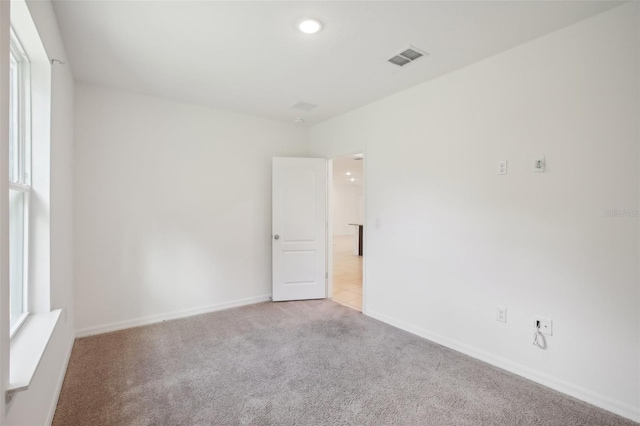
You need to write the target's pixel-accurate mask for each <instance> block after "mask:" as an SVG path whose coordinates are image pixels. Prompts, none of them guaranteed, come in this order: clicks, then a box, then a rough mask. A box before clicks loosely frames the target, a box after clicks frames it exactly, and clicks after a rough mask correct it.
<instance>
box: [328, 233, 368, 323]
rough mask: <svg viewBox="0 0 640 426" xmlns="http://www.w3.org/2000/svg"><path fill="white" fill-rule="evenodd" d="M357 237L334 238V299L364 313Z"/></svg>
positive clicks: (340, 236)
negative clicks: (356, 250) (356, 248)
mask: <svg viewBox="0 0 640 426" xmlns="http://www.w3.org/2000/svg"><path fill="white" fill-rule="evenodd" d="M356 242H357V237H356V236H355V235H337V236H334V237H333V297H332V299H333V300H334V301H336V302H338V303H341V304H343V305H345V306H348V307H350V308H353V309H356V310H358V311H362V256H358V255H357V254H356V252H355V247H356Z"/></svg>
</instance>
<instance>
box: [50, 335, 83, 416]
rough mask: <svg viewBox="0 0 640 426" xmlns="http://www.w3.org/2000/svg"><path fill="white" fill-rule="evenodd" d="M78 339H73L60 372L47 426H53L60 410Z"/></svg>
mask: <svg viewBox="0 0 640 426" xmlns="http://www.w3.org/2000/svg"><path fill="white" fill-rule="evenodd" d="M75 341H76V339H73V338H72V339H71V341H70V342H69V348H68V349H67V354H66V357H65V359H64V363H63V365H62V369H61V370H60V374H59V375H58V383H57V384H56V390H55V393H54V394H53V400H52V401H51V407H49V416H48V417H47V423H46V424H47V426H51V424H52V423H53V416H55V414H56V408H58V399H60V392H61V391H62V384H63V383H64V378H65V376H66V374H67V367H68V366H69V360H70V359H71V351H72V350H73V344H74V343H75Z"/></svg>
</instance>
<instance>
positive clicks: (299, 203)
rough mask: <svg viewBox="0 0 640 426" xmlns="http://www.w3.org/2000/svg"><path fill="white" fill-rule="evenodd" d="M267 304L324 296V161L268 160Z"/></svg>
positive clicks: (312, 159)
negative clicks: (270, 263) (270, 169)
mask: <svg viewBox="0 0 640 426" xmlns="http://www.w3.org/2000/svg"><path fill="white" fill-rule="evenodd" d="M272 185H273V188H272V194H273V226H272V238H271V243H272V251H273V300H274V301H283V300H303V299H323V298H325V297H326V295H327V293H326V291H327V289H326V281H325V280H326V238H327V237H326V221H327V217H326V210H327V209H326V203H327V195H326V194H327V161H326V160H325V159H324V158H284V157H274V159H273V183H272Z"/></svg>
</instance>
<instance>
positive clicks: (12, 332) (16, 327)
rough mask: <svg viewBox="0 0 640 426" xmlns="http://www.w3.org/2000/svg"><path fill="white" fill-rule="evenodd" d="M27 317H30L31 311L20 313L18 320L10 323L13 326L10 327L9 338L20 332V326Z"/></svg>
mask: <svg viewBox="0 0 640 426" xmlns="http://www.w3.org/2000/svg"><path fill="white" fill-rule="evenodd" d="M27 318H29V312H23V313H22V314H21V315H20V317H18V320H17V321H16V322H15V323H14V324H11V323H10V324H11V328H10V329H9V339H12V338H13V336H15V335H16V333H17V332H18V330H20V327H22V324H24V322H25V321H26V320H27Z"/></svg>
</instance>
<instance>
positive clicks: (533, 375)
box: [366, 309, 640, 422]
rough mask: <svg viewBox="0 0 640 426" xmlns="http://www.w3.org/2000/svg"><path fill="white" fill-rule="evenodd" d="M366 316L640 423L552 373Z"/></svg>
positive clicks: (626, 408) (638, 416) (636, 410)
mask: <svg viewBox="0 0 640 426" xmlns="http://www.w3.org/2000/svg"><path fill="white" fill-rule="evenodd" d="M366 315H368V316H370V317H372V318H375V319H377V320H380V321H382V322H385V323H387V324H389V325H392V326H394V327H397V328H399V329H401V330H404V331H408V332H409V333H412V334H415V335H417V336H420V337H423V338H425V339H427V340H431V341H432V342H435V343H438V344H440V345H442V346H446V347H448V348H450V349H453V350H455V351H458V352H462V353H463V354H465V355H469V356H471V357H473V358H476V359H479V360H481V361H484V362H486V363H488V364H491V365H493V366H496V367H498V368H502V369H503V370H507V371H509V372H511V373H514V374H517V375H518V376H522V377H525V378H527V379H529V380H532V381H534V382H537V383H540V384H541V385H544V386H547V387H549V388H551V389H554V390H557V391H559V392H562V393H565V394H567V395H570V396H572V397H574V398H577V399H580V400H582V401H585V402H588V403H589V404H593V405H595V406H596V407H599V408H602V409H604V410H607V411H611V412H612V413H615V414H618V415H620V416H622V417H626V418H628V419H631V420H633V421H636V422H640V407H634V406H632V405H629V404H626V403H624V402H621V401H617V400H614V399H612V398H609V397H606V396H604V395H600V394H598V393H595V392H592V391H590V390H588V389H584V388H582V387H580V386H576V385H574V384H571V383H568V382H565V381H563V380H560V379H558V378H555V377H552V376H549V375H548V374H544V373H541V372H539V371H536V370H534V369H531V368H529V367H525V366H524V365H520V364H517V363H515V362H512V361H509V360H507V359H504V358H500V357H498V356H495V355H493V354H491V353H489V352H485V351H482V350H479V349H476V348H474V347H471V346H468V345H465V344H463V343H461V342H458V341H455V340H453V339H449V338H447V337H443V336H440V335H438V334H434V333H431V332H429V331H427V330H424V329H421V328H419V327H415V326H413V325H410V324H407V323H405V322H403V321H400V320H396V319H395V318H391V317H389V316H387V315H385V314H381V313H379V312H375V311H372V310H370V309H368V310H367V312H366Z"/></svg>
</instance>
